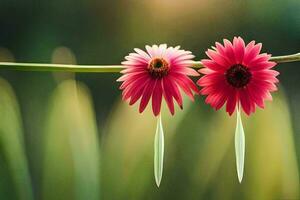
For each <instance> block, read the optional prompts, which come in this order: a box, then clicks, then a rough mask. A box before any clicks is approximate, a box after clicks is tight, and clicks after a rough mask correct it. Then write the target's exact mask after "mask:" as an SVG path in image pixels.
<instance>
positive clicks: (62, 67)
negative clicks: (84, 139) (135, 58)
mask: <svg viewBox="0 0 300 200" xmlns="http://www.w3.org/2000/svg"><path fill="white" fill-rule="evenodd" d="M270 60H271V61H274V62H277V63H286V62H296V61H300V53H297V54H292V55H286V56H275V57H271V59H270ZM191 67H192V68H194V69H199V68H201V67H203V65H202V63H201V62H200V61H195V62H193V63H191ZM0 69H8V70H19V71H42V72H43V71H44V72H81V73H82V72H84V73H118V72H120V71H121V70H122V69H124V66H122V65H70V64H47V63H14V62H0Z"/></svg>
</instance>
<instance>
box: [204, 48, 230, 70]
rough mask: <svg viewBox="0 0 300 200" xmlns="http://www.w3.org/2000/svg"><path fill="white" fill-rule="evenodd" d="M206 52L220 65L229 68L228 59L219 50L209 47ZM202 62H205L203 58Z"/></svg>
mask: <svg viewBox="0 0 300 200" xmlns="http://www.w3.org/2000/svg"><path fill="white" fill-rule="evenodd" d="M205 53H206V55H207V56H208V57H209V58H210V59H212V60H213V61H215V62H216V63H217V64H218V65H220V66H222V67H224V68H228V67H229V66H230V64H229V63H228V62H227V61H226V59H224V57H223V56H221V55H220V54H219V53H218V52H216V51H213V50H211V49H208V50H207V51H206V52H205ZM202 63H203V60H202ZM203 64H204V63H203Z"/></svg>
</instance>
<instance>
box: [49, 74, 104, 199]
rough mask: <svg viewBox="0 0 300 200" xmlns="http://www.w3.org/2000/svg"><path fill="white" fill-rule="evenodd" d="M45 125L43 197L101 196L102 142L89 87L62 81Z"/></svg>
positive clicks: (86, 197)
mask: <svg viewBox="0 0 300 200" xmlns="http://www.w3.org/2000/svg"><path fill="white" fill-rule="evenodd" d="M46 124H47V126H46V137H45V142H46V144H45V147H46V150H45V155H44V157H45V163H44V179H43V181H44V182H43V199H49V200H50V199H51V200H52V199H77V200H81V199H82V200H86V199H89V200H96V199H99V196H100V194H99V184H100V183H99V178H100V174H99V167H100V166H99V159H100V155H99V144H98V138H97V126H96V122H95V115H94V112H93V107H92V101H91V98H90V95H89V93H88V90H87V88H86V87H84V85H82V84H78V83H76V82H75V81H72V80H67V81H64V82H62V83H61V84H60V85H59V86H58V88H57V89H56V90H55V91H54V94H53V96H52V99H51V103H50V106H49V116H48V120H47V123H46Z"/></svg>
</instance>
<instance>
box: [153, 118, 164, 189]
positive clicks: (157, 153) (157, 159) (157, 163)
mask: <svg viewBox="0 0 300 200" xmlns="http://www.w3.org/2000/svg"><path fill="white" fill-rule="evenodd" d="M163 166H164V130H163V126H162V122H161V115H159V116H158V119H157V127H156V133H155V138H154V175H155V182H156V185H157V187H159V185H160V182H161V178H162V174H163Z"/></svg>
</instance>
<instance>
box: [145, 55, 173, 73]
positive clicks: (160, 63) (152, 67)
mask: <svg viewBox="0 0 300 200" xmlns="http://www.w3.org/2000/svg"><path fill="white" fill-rule="evenodd" d="M169 69H170V65H169V63H168V62H167V61H166V60H165V59H163V58H153V59H152V60H151V62H150V63H149V65H148V71H149V73H150V74H151V76H153V77H154V78H161V77H163V76H165V75H167V74H168V72H169Z"/></svg>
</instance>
